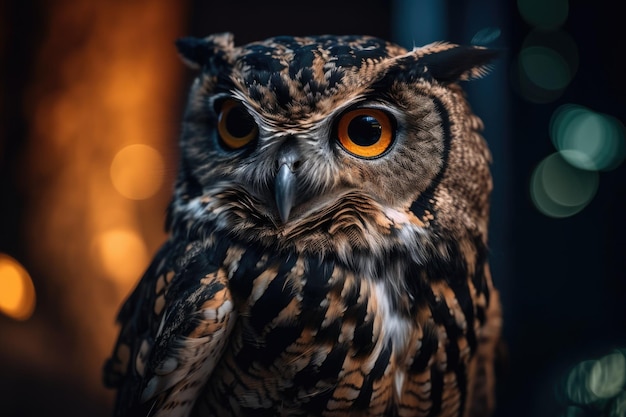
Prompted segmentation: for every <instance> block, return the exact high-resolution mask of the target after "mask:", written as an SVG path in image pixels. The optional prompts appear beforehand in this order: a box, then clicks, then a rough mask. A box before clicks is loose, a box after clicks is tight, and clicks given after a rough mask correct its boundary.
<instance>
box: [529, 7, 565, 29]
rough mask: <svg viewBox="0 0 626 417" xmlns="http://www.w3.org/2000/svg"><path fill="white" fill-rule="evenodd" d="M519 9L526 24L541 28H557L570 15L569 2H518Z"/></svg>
mask: <svg viewBox="0 0 626 417" xmlns="http://www.w3.org/2000/svg"><path fill="white" fill-rule="evenodd" d="M517 8H518V10H519V12H520V14H521V15H522V17H523V18H524V20H525V21H526V22H528V23H529V24H530V25H533V26H537V27H541V28H556V27H558V26H560V25H562V24H563V23H564V22H565V20H566V19H567V15H568V14H569V3H568V0H549V1H545V0H517Z"/></svg>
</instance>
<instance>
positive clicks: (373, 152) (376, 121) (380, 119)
mask: <svg viewBox="0 0 626 417" xmlns="http://www.w3.org/2000/svg"><path fill="white" fill-rule="evenodd" d="M393 137H394V124H393V122H392V120H391V118H390V117H389V115H388V114H387V113H385V112H384V111H382V110H378V109H366V108H363V109H355V110H351V111H349V112H347V113H345V114H343V115H342V116H341V119H340V120H339V124H338V125H337V139H338V140H339V143H340V144H341V146H343V148H344V149H345V150H346V151H348V152H350V153H351V154H353V155H355V156H358V157H361V158H376V157H378V156H381V155H382V154H383V153H385V151H386V150H387V149H389V147H390V146H391V143H392V142H393Z"/></svg>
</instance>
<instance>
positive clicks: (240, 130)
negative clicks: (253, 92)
mask: <svg viewBox="0 0 626 417" xmlns="http://www.w3.org/2000/svg"><path fill="white" fill-rule="evenodd" d="M217 132H218V133H219V137H220V139H221V142H222V144H223V145H224V146H225V147H226V148H228V149H232V150H235V149H239V148H242V147H244V146H246V145H247V144H248V143H250V142H252V141H253V140H254V139H256V137H257V134H258V133H259V128H258V127H257V125H256V122H255V121H254V119H253V118H252V116H251V115H250V113H248V111H247V110H246V108H245V107H244V106H243V105H242V104H241V103H239V102H238V101H236V100H226V101H224V103H223V104H222V106H221V109H220V112H219V116H218V119H217Z"/></svg>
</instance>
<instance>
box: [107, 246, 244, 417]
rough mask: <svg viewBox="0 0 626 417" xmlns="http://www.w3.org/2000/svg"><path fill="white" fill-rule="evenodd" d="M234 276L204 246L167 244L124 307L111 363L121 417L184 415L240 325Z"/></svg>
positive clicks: (109, 373) (110, 377)
mask: <svg viewBox="0 0 626 417" xmlns="http://www.w3.org/2000/svg"><path fill="white" fill-rule="evenodd" d="M232 313H233V301H232V298H231V294H230V291H229V289H228V285H227V275H226V273H225V271H224V270H223V269H222V268H221V265H219V262H216V260H215V259H214V256H212V254H211V253H210V252H208V251H206V250H204V251H203V250H201V248H199V245H194V244H185V243H175V242H173V241H169V242H167V243H166V244H165V245H164V246H163V247H162V248H161V250H160V251H159V252H158V253H157V255H156V256H155V258H154V260H153V261H152V264H151V265H150V267H149V268H148V270H147V272H146V273H145V274H144V276H143V278H142V279H141V281H140V282H139V284H138V286H137V288H136V289H135V290H134V292H133V293H132V294H131V296H130V297H129V299H128V300H127V301H126V302H125V304H124V305H123V307H122V309H121V311H120V313H119V316H118V322H119V323H120V324H121V326H122V328H121V331H120V335H119V338H118V341H117V344H116V346H115V348H114V351H113V355H112V357H111V358H110V359H109V360H108V361H107V363H106V364H105V369H104V379H105V384H106V385H108V386H110V387H114V388H117V390H118V392H117V400H116V407H115V408H116V410H115V415H116V416H118V417H121V416H129V415H133V416H134V415H141V416H179V415H181V416H182V415H186V414H188V412H189V411H190V410H191V408H192V407H193V405H194V402H195V399H196V397H197V395H198V392H199V391H200V389H201V388H202V387H203V385H204V384H205V383H206V381H207V379H208V378H209V376H210V375H211V372H212V371H213V369H214V367H215V365H216V363H217V362H218V361H219V359H220V357H221V356H222V353H223V350H224V348H225V346H226V344H227V340H228V336H229V333H230V331H231V329H232V327H233V324H234V322H235V317H234V314H232Z"/></svg>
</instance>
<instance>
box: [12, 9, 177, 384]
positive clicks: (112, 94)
mask: <svg viewBox="0 0 626 417" xmlns="http://www.w3.org/2000/svg"><path fill="white" fill-rule="evenodd" d="M46 4H47V3H46ZM185 4H186V3H185V2H170V1H166V0H136V1H130V2H117V1H116V2H110V1H106V0H93V1H89V2H87V1H84V2H76V1H71V0H58V1H55V2H54V5H53V6H49V7H47V9H46V13H45V16H46V35H45V36H44V37H42V44H41V47H40V49H39V51H38V53H37V59H36V62H35V64H34V65H33V73H32V74H30V75H29V79H30V80H32V81H31V84H30V89H29V91H28V95H27V101H26V108H25V109H24V114H25V115H26V117H28V118H29V120H28V121H27V122H28V126H29V128H30V135H31V137H30V138H29V139H28V143H29V146H30V148H29V149H27V160H26V161H25V165H27V166H28V170H27V171H25V173H28V174H29V178H27V179H25V180H24V181H25V188H26V189H28V190H29V191H30V194H29V195H28V196H27V197H28V201H29V207H30V212H29V213H27V214H25V216H28V218H29V234H28V236H27V239H28V241H27V247H28V250H29V252H30V253H29V255H30V257H31V259H33V262H35V263H36V264H37V265H38V266H39V267H40V268H39V269H38V273H39V271H43V273H45V274H46V275H45V276H42V277H41V278H42V281H45V288H47V289H48V290H49V293H46V294H45V297H46V298H45V300H46V303H43V302H42V303H40V304H39V308H40V309H42V310H43V309H44V307H45V306H47V308H50V309H52V310H54V314H52V315H51V316H54V317H55V320H57V321H60V322H61V324H62V327H63V329H65V332H66V333H67V334H71V335H72V338H73V339H72V343H71V344H68V346H67V348H65V350H64V355H65V356H66V357H71V358H72V361H71V362H72V363H71V365H68V364H67V363H66V364H65V365H64V366H65V367H64V368H63V375H71V377H73V378H75V379H77V380H80V381H84V382H85V383H86V384H87V385H88V386H89V387H90V388H89V389H90V390H91V391H92V392H94V393H97V395H102V396H109V395H110V392H109V391H106V390H105V389H104V388H103V386H102V382H101V381H102V377H101V369H102V363H103V361H104V360H105V358H106V357H107V356H108V355H109V354H110V352H111V349H112V346H113V344H114V341H115V338H116V337H117V332H118V328H117V327H116V325H115V316H116V314H117V312H118V310H119V308H120V306H121V303H122V301H123V300H124V298H125V297H126V296H128V294H129V292H130V291H131V289H132V287H133V286H134V285H135V284H136V282H137V281H138V280H139V278H140V276H141V274H142V272H143V270H144V269H145V268H146V267H147V266H148V262H149V259H150V256H151V255H152V254H153V253H154V252H156V250H157V248H158V247H159V246H160V245H161V244H162V243H163V241H164V240H165V233H164V231H163V224H164V218H165V209H166V207H167V203H168V201H169V198H170V192H171V189H172V187H171V184H172V182H173V177H174V173H175V170H176V159H177V155H176V152H177V136H178V129H179V119H180V115H181V113H182V109H181V106H180V104H181V99H182V95H181V91H182V90H183V88H184V87H183V71H184V70H185V69H184V68H185V67H184V65H182V64H181V63H180V62H179V59H178V56H177V52H176V48H175V47H174V40H175V39H176V38H178V37H180V36H182V35H184V34H186V32H187V31H186V30H185V29H184V27H183V26H184V21H185ZM38 290H39V293H38V295H39V297H40V298H42V299H43V297H44V294H43V289H38ZM42 313H44V312H43V311H42ZM38 317H39V315H38ZM41 317H42V320H45V319H46V314H42V315H41ZM59 337H63V335H59ZM70 367H71V369H70Z"/></svg>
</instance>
